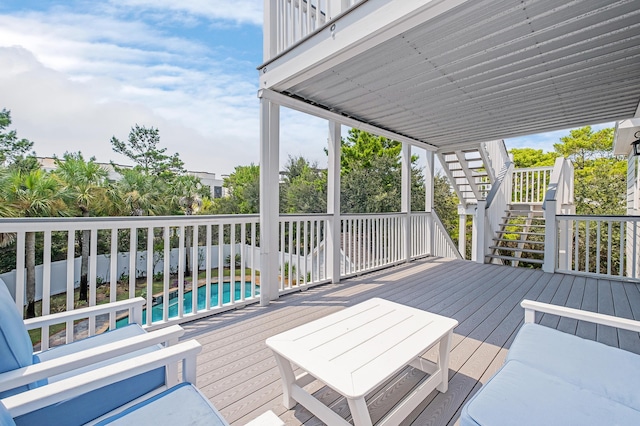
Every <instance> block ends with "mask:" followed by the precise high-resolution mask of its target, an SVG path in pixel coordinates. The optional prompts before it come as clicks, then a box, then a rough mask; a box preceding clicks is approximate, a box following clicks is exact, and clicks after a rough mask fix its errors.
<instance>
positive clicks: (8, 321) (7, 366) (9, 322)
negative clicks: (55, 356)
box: [0, 280, 36, 398]
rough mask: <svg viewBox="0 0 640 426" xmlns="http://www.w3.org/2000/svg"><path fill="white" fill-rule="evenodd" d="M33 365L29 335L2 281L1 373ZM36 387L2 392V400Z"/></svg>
mask: <svg viewBox="0 0 640 426" xmlns="http://www.w3.org/2000/svg"><path fill="white" fill-rule="evenodd" d="M31 364H33V346H32V345H31V339H30V338H29V333H28V332H27V329H26V328H25V326H24V322H23V321H22V317H21V315H20V311H19V310H18V308H17V306H16V303H15V301H14V300H13V297H11V293H9V290H8V289H7V287H6V285H5V283H4V281H2V280H0V373H4V372H6V371H11V370H15V369H16V368H21V367H27V366H29V365H31ZM34 387H36V384H31V385H28V386H22V387H20V388H18V389H12V390H9V391H4V392H0V398H5V397H7V396H10V395H14V394H16V393H20V392H23V391H25V390H27V389H32V388H34Z"/></svg>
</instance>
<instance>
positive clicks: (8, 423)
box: [0, 401, 16, 426]
mask: <svg viewBox="0 0 640 426" xmlns="http://www.w3.org/2000/svg"><path fill="white" fill-rule="evenodd" d="M15 424H16V423H15V422H14V421H13V417H11V414H9V411H7V407H5V406H4V404H3V403H2V401H0V426H15Z"/></svg>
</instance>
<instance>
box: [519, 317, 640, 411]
mask: <svg viewBox="0 0 640 426" xmlns="http://www.w3.org/2000/svg"><path fill="white" fill-rule="evenodd" d="M511 360H516V361H519V362H521V363H523V364H527V365H528V366H530V367H533V368H535V369H536V370H539V371H542V372H545V373H547V374H549V375H551V376H556V377H559V378H562V380H564V381H566V382H568V383H570V384H572V385H574V386H577V387H579V388H581V389H587V390H589V391H591V392H593V393H595V394H597V395H600V396H602V397H605V398H608V399H611V400H613V401H616V402H618V403H620V404H623V405H626V406H629V407H632V408H634V409H636V410H639V411H640V392H638V384H639V383H640V356H638V355H636V354H634V353H631V352H628V351H625V350H621V349H618V348H613V347H611V346H607V345H604V344H602V343H598V342H594V341H592V340H586V339H582V338H580V337H577V336H574V335H571V334H567V333H563V332H561V331H558V330H555V329H552V328H549V327H545V326H542V325H539V324H524V325H523V326H522V328H521V329H520V330H519V332H518V335H517V336H516V339H515V341H514V343H513V345H512V346H511V349H510V350H509V354H508V355H507V361H511Z"/></svg>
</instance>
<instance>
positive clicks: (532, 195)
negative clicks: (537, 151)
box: [511, 167, 553, 204]
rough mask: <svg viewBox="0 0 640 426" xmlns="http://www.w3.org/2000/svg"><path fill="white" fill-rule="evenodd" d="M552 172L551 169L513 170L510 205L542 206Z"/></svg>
mask: <svg viewBox="0 0 640 426" xmlns="http://www.w3.org/2000/svg"><path fill="white" fill-rule="evenodd" d="M552 171H553V167H533V168H528V169H515V170H513V173H512V179H513V181H512V182H513V183H512V188H513V192H512V197H511V203H513V204H519V203H526V204H542V203H543V202H544V197H545V193H546V192H547V187H548V186H549V183H550V182H551V173H552Z"/></svg>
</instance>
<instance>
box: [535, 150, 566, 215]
mask: <svg viewBox="0 0 640 426" xmlns="http://www.w3.org/2000/svg"><path fill="white" fill-rule="evenodd" d="M573 185H574V170H573V164H572V163H571V161H570V160H568V159H566V158H564V157H559V158H556V162H555V164H554V165H553V171H552V172H551V178H550V179H549V186H548V187H547V188H548V189H547V191H546V192H545V196H544V201H543V202H542V209H543V210H547V204H548V203H549V202H551V201H555V202H556V205H555V213H556V214H562V213H566V212H567V209H568V208H570V206H573V192H574V191H573Z"/></svg>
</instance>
